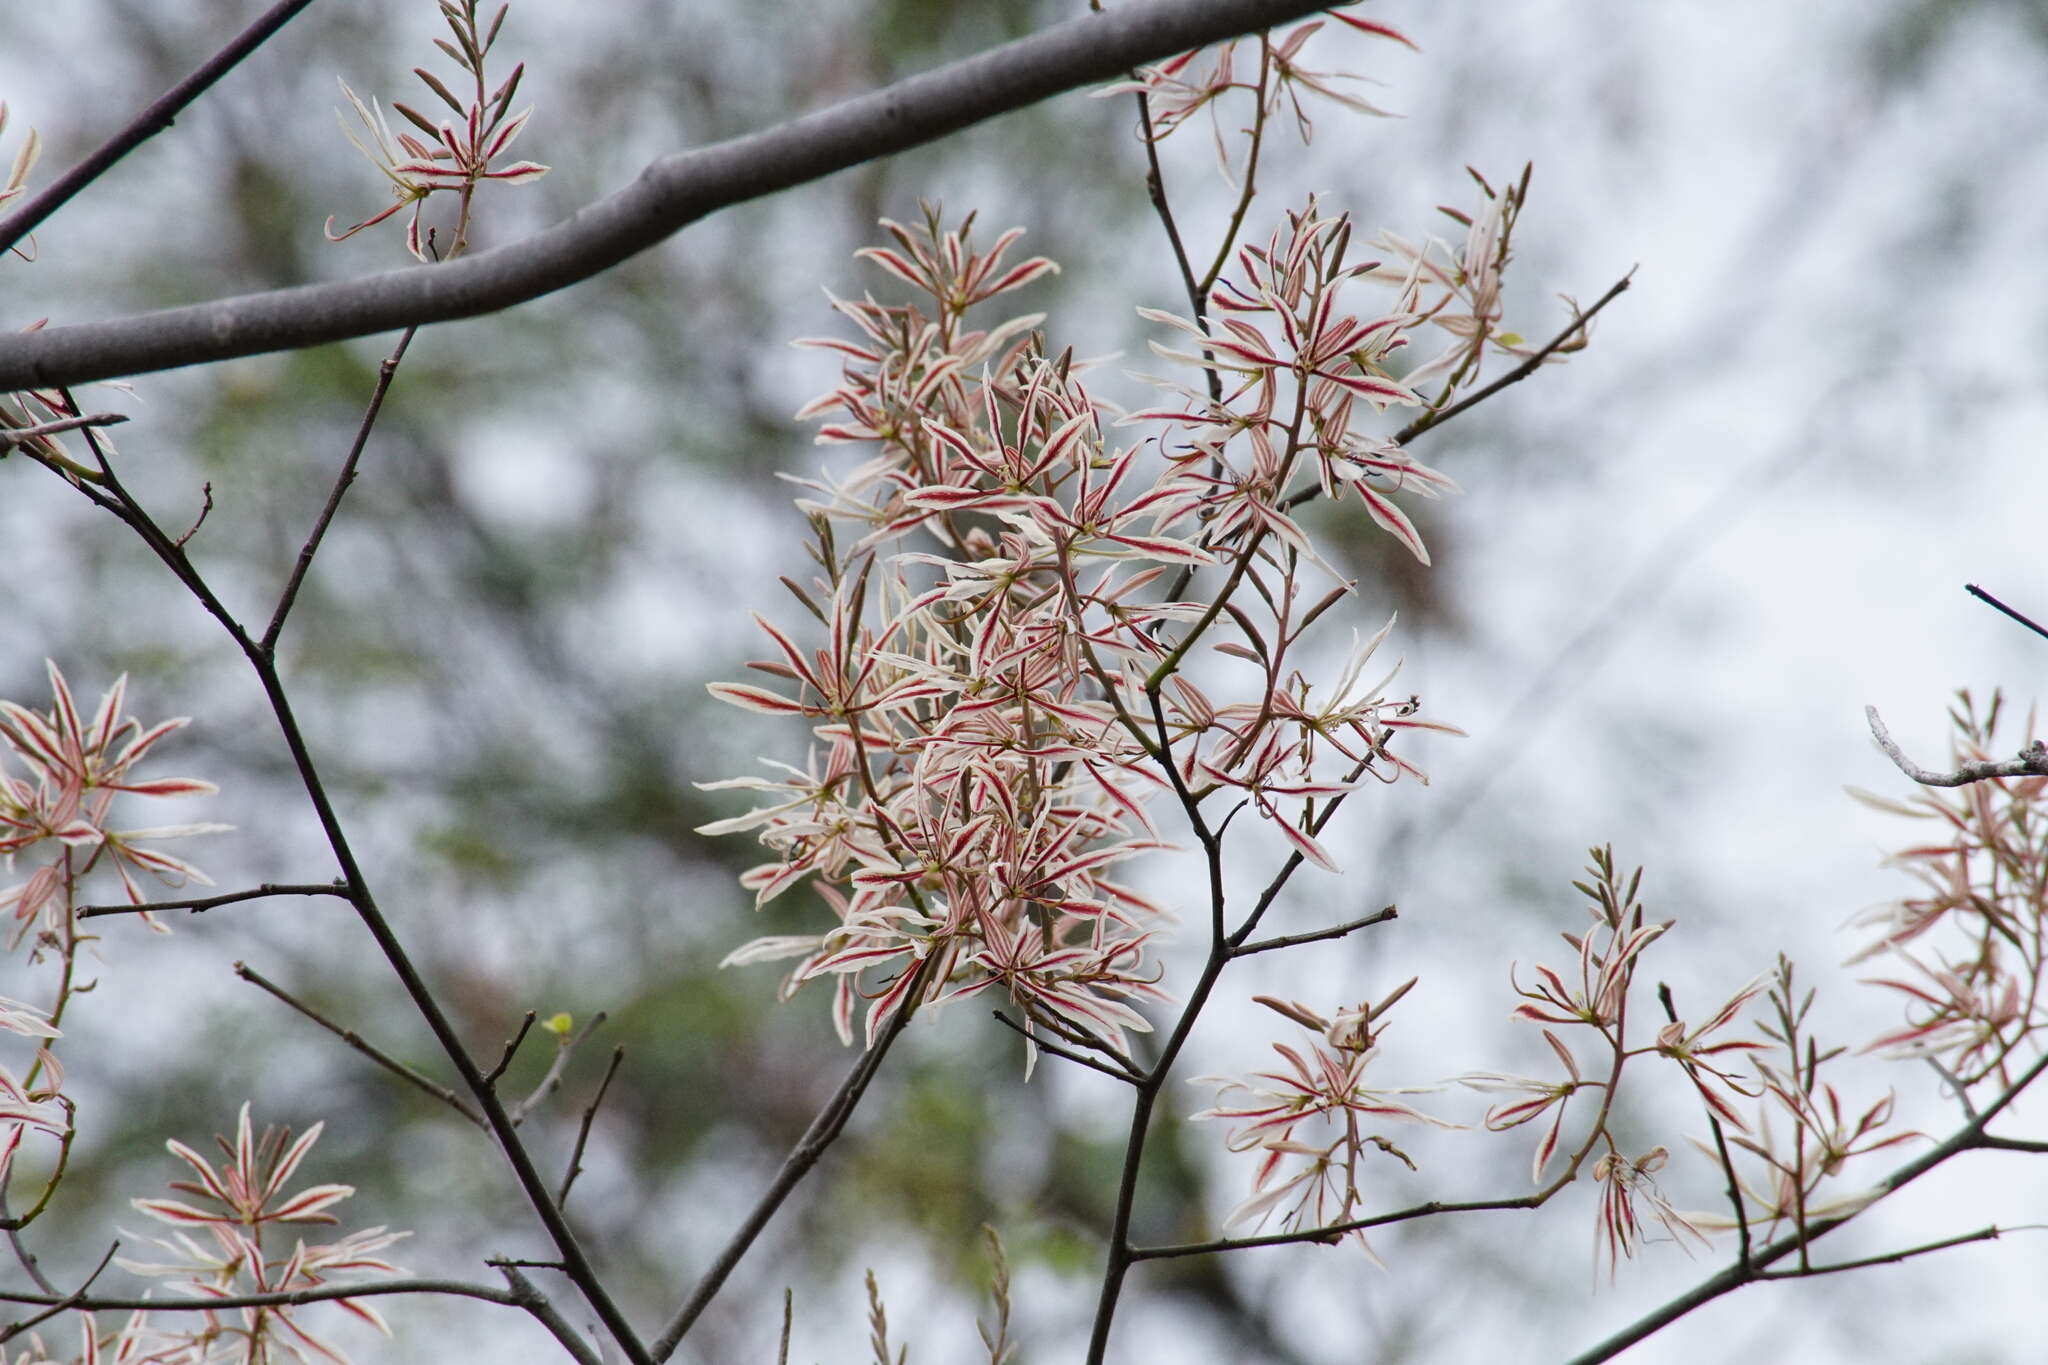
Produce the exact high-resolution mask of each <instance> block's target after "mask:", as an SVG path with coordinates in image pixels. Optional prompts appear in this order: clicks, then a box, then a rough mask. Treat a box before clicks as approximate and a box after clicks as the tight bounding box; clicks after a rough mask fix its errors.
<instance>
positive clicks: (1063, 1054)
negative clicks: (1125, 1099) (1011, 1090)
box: [989, 1010, 1140, 1085]
mask: <svg viewBox="0 0 2048 1365" xmlns="http://www.w3.org/2000/svg"><path fill="white" fill-rule="evenodd" d="M989 1013H990V1014H992V1015H994V1016H995V1020H996V1022H997V1023H999V1024H1001V1025H1002V1026H1003V1027H1004V1028H1006V1029H1010V1030H1011V1031H1013V1032H1015V1033H1018V1034H1020V1035H1022V1036H1023V1038H1024V1040H1025V1041H1026V1042H1028V1043H1030V1044H1032V1045H1033V1046H1035V1047H1037V1048H1038V1049H1039V1050H1040V1051H1041V1052H1050V1053H1051V1054H1052V1055H1053V1056H1055V1057H1058V1058H1060V1059H1062V1060H1064V1061H1069V1062H1072V1063H1074V1064H1075V1065H1077V1066H1085V1067H1087V1068H1088V1069H1089V1070H1090V1071H1100V1072H1101V1073H1102V1074H1103V1075H1105V1076H1107V1077H1109V1078H1110V1079H1111V1080H1117V1081H1122V1082H1123V1083H1124V1084H1125V1085H1136V1084H1137V1083H1138V1081H1139V1079H1140V1077H1138V1076H1135V1075H1133V1074H1132V1073H1130V1072H1128V1071H1120V1070H1118V1069H1117V1068H1116V1067H1113V1066H1111V1065H1110V1064H1109V1063H1108V1062H1098V1061H1096V1060H1095V1059H1094V1058H1093V1057H1090V1056H1089V1055H1088V1054H1087V1053H1085V1052H1076V1051H1074V1050H1073V1049H1072V1048H1068V1047H1063V1046H1061V1045H1060V1044H1058V1043H1053V1042H1048V1041H1047V1040H1045V1039H1043V1038H1039V1037H1036V1036H1034V1035H1032V1034H1030V1033H1026V1032H1025V1030H1024V1026H1023V1025H1022V1024H1020V1023H1018V1022H1017V1021H1016V1020H1015V1019H1012V1018H1011V1017H1010V1016H1009V1015H1007V1014H1004V1013H1003V1012H1002V1011H1001V1010H990V1011H989Z"/></svg>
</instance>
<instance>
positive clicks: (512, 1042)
mask: <svg viewBox="0 0 2048 1365" xmlns="http://www.w3.org/2000/svg"><path fill="white" fill-rule="evenodd" d="M533 1020H534V1013H533V1011H532V1010H528V1011H527V1012H526V1017H525V1018H524V1019H521V1020H520V1021H519V1030H518V1032H516V1033H514V1034H513V1035H512V1037H511V1038H510V1039H508V1040H507V1041H506V1043H505V1055H504V1056H502V1057H500V1058H498V1064H497V1065H496V1066H494V1067H492V1068H491V1069H490V1072H489V1074H487V1075H486V1076H485V1077H484V1084H485V1085H496V1084H497V1083H498V1078H499V1077H501V1076H503V1075H504V1074H505V1071H506V1068H508V1067H510V1066H511V1065H512V1058H513V1057H514V1056H515V1055H517V1053H518V1051H519V1045H520V1044H521V1043H523V1042H525V1041H526V1034H527V1031H528V1030H529V1029H531V1028H532V1027H533Z"/></svg>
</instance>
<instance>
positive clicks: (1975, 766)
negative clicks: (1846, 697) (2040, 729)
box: [1863, 706, 2048, 787]
mask: <svg viewBox="0 0 2048 1365" xmlns="http://www.w3.org/2000/svg"><path fill="white" fill-rule="evenodd" d="M1863 714H1864V715H1866V716H1868V717H1869V718H1870V733H1871V734H1872V735H1874V736H1875V737H1876V738H1877V747H1878V748H1880V749H1882V750H1884V752H1885V757H1887V758H1889V759H1891V761H1892V762H1894V763H1896V764H1898V765H1899V771H1900V772H1902V773H1904V774H1905V775H1906V776H1908V777H1910V778H1912V779H1913V780H1914V781H1915V782H1918V783H1919V784H1920V785H1921V786H1923V787H1961V786H1964V785H1966V784H1968V783H1971V782H1982V781H1984V780H1986V779H1987V778H1993V777H2048V746H2044V745H2043V744H2042V743H2041V741H2040V740H2038V739H2037V740H2035V741H2034V742H2033V743H2032V744H2029V745H2028V746H2027V747H2026V748H2024V749H2022V750H2020V751H2019V754H2018V756H2017V757H2014V758H2007V759H2002V760H1999V761H1997V762H1992V761H1990V760H1988V759H1985V760H1979V761H1978V762H1975V763H1965V764H1964V765H1963V766H1962V767H1960V768H1957V769H1956V770H1955V771H1954V772H1951V773H1938V772H1934V771H1932V770H1931V769H1928V768H1923V767H1921V766H1920V765H1919V764H1917V763H1915V762H1914V761H1913V760H1912V759H1910V758H1907V757H1906V752H1905V750H1903V749H1901V748H1900V747H1899V746H1898V742H1897V741H1896V740H1894V739H1893V738H1892V735H1891V731H1889V730H1887V729H1885V728H1884V721H1882V720H1881V719H1879V718H1878V714H1877V708H1876V707H1875V706H1866V707H1864V708H1863Z"/></svg>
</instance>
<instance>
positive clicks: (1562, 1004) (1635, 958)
mask: <svg viewBox="0 0 2048 1365" xmlns="http://www.w3.org/2000/svg"><path fill="white" fill-rule="evenodd" d="M1592 858H1593V862H1592V866H1591V867H1589V868H1588V869H1587V873H1588V875H1587V877H1586V879H1585V880H1584V881H1580V882H1575V883H1573V885H1575V886H1576V887H1577V888H1578V890H1579V891H1580V893H1581V894H1582V895H1584V896H1585V898H1586V900H1587V902H1588V908H1589V910H1590V912H1591V917H1592V921H1593V922H1592V924H1591V925H1590V926H1589V927H1588V928H1587V929H1586V930H1585V931H1583V932H1581V933H1577V934H1570V933H1568V934H1564V935H1563V936H1562V937H1563V938H1564V941H1565V943H1566V944H1567V945H1568V946H1569V947H1570V948H1571V949H1572V951H1573V953H1574V954H1575V955H1576V957H1577V965H1576V969H1575V970H1571V971H1569V972H1566V971H1560V970H1558V969H1556V968H1554V967H1550V966H1547V965H1540V964H1539V965H1538V966H1537V968H1536V970H1535V980H1534V981H1533V982H1532V983H1531V984H1529V985H1523V984H1522V983H1521V981H1520V980H1519V979H1514V990H1515V994H1516V995H1518V996H1520V997H1521V1003H1520V1004H1519V1005H1517V1006H1516V1007H1515V1009H1514V1014H1515V1017H1517V1018H1520V1019H1525V1020H1527V1021H1529V1022H1531V1023H1534V1024H1537V1025H1539V1026H1541V1027H1542V1030H1543V1040H1544V1042H1545V1043H1546V1044H1547V1045H1548V1047H1549V1048H1550V1051H1551V1053H1552V1054H1553V1055H1554V1056H1555V1057H1556V1058H1557V1059H1558V1062H1559V1064H1560V1066H1561V1067H1562V1070H1563V1075H1562V1076H1561V1077H1555V1078H1544V1077H1530V1076H1515V1075H1508V1074H1504V1073H1501V1072H1473V1073H1469V1074H1467V1075H1464V1076H1461V1077H1459V1078H1458V1079H1459V1081H1460V1083H1462V1084H1464V1085H1466V1086H1469V1087H1470V1088H1472V1089H1474V1090H1480V1091H1493V1092H1505V1093H1507V1094H1510V1095H1513V1096H1516V1097H1517V1098H1514V1099H1509V1100H1504V1101H1502V1102H1501V1103H1499V1104H1496V1105H1495V1106H1494V1107H1493V1108H1492V1109H1490V1110H1488V1111H1487V1115H1486V1127H1487V1128H1488V1129H1489V1130H1491V1131H1493V1132H1505V1131H1507V1130H1509V1129H1512V1128H1519V1127H1521V1126H1522V1125H1524V1124H1527V1123H1532V1122H1534V1121H1535V1120H1537V1119H1539V1118H1541V1117H1543V1116H1544V1115H1546V1114H1547V1115H1549V1122H1548V1124H1547V1125H1546V1127H1545V1128H1544V1131H1543V1136H1542V1137H1541V1138H1540V1139H1539V1140H1538V1142H1537V1144H1536V1151H1535V1155H1534V1158H1533V1161H1532V1163H1531V1168H1530V1177H1531V1179H1532V1180H1533V1181H1535V1182H1536V1183H1537V1184H1541V1183H1543V1178H1544V1172H1545V1170H1546V1169H1547V1168H1548V1167H1549V1165H1550V1163H1551V1162H1552V1160H1554V1159H1555V1158H1556V1157H1557V1156H1558V1154H1559V1151H1560V1148H1561V1145H1562V1139H1563V1133H1564V1120H1565V1116H1566V1114H1567V1112H1569V1111H1570V1109H1571V1107H1572V1101H1573V1099H1574V1098H1575V1097H1577V1096H1578V1095H1579V1094H1580V1093H1581V1092H1587V1093H1597V1094H1598V1095H1599V1096H1600V1107H1599V1109H1598V1112H1597V1113H1596V1114H1595V1115H1594V1117H1593V1120H1592V1123H1591V1125H1590V1131H1589V1132H1588V1133H1587V1135H1586V1137H1585V1139H1584V1140H1583V1141H1582V1142H1581V1143H1580V1145H1579V1146H1578V1147H1577V1148H1576V1149H1574V1150H1572V1152H1571V1155H1570V1157H1569V1160H1568V1162H1567V1165H1566V1169H1565V1171H1564V1173H1563V1174H1562V1175H1560V1176H1559V1177H1558V1178H1557V1179H1556V1180H1555V1181H1554V1182H1553V1183H1552V1185H1551V1186H1550V1189H1551V1190H1552V1191H1555V1190H1558V1189H1561V1188H1563V1187H1564V1186H1565V1185H1567V1184H1569V1183H1570V1182H1571V1181H1572V1180H1573V1179H1575V1178H1576V1177H1577V1175H1578V1172H1579V1169H1580V1167H1581V1166H1582V1165H1583V1164H1584V1163H1585V1162H1586V1161H1587V1159H1588V1158H1589V1157H1592V1154H1593V1153H1594V1152H1595V1151H1598V1152H1599V1153H1600V1155H1599V1156H1598V1158H1596V1159H1594V1161H1593V1178H1594V1180H1595V1181H1596V1182H1597V1183H1598V1184H1599V1185H1600V1202H1599V1210H1598V1220H1597V1227H1598V1239H1597V1242H1596V1249H1597V1251H1598V1259H1599V1260H1601V1261H1603V1262H1604V1263H1605V1264H1606V1265H1607V1266H1608V1269H1609V1273H1610V1274H1612V1273H1613V1271H1614V1269H1615V1267H1616V1266H1618V1265H1619V1263H1620V1261H1621V1260H1622V1259H1624V1258H1627V1257H1632V1256H1634V1255H1635V1248H1636V1247H1637V1245H1638V1244H1639V1243H1640V1242H1641V1240H1642V1238H1643V1234H1644V1231H1645V1224H1644V1218H1643V1212H1644V1211H1645V1210H1647V1212H1648V1214H1649V1216H1650V1218H1651V1219H1652V1220H1653V1221H1655V1222H1656V1223H1658V1224H1660V1225H1661V1226H1662V1227H1664V1228H1665V1229H1666V1230H1667V1231H1668V1232H1670V1233H1671V1234H1672V1235H1673V1237H1674V1238H1677V1239H1679V1240H1681V1241H1682V1240H1683V1239H1684V1238H1693V1239H1702V1235H1701V1233H1700V1231H1699V1227H1698V1226H1697V1222H1698V1220H1696V1219H1693V1218H1691V1217H1690V1216H1688V1215H1682V1214H1680V1213H1678V1212H1677V1211H1676V1210H1675V1209H1673V1208H1672V1206H1671V1205H1670V1203H1669V1202H1668V1201H1666V1199H1665V1198H1664V1196H1663V1194H1662V1193H1661V1192H1660V1191H1659V1189H1658V1187H1657V1184H1656V1180H1655V1175H1656V1172H1657V1171H1659V1170H1661V1169H1662V1168H1663V1166H1664V1165H1665V1163H1666V1161H1667V1160H1668V1158H1669V1152H1668V1150H1667V1149H1666V1148H1664V1147H1662V1146H1658V1147H1654V1148H1652V1149H1651V1150H1649V1151H1648V1152H1645V1153H1644V1154H1643V1155H1641V1156H1635V1157H1631V1156H1629V1155H1628V1151H1629V1150H1634V1149H1632V1148H1625V1147H1624V1145H1623V1143H1622V1139H1621V1137H1620V1135H1619V1134H1618V1133H1617V1132H1616V1131H1615V1129H1614V1127H1613V1123H1614V1118H1615V1114H1614V1104H1615V1095H1616V1092H1617V1090H1618V1087H1619V1085H1620V1083H1621V1079H1622V1074H1623V1069H1624V1067H1625V1066H1626V1065H1627V1063H1628V1062H1629V1061H1630V1060H1631V1059H1633V1058H1636V1057H1657V1058H1661V1059H1663V1060H1665V1061H1667V1062H1670V1063H1672V1064H1673V1065H1675V1066H1676V1067H1677V1068H1678V1069H1679V1070H1680V1071H1681V1072H1682V1073H1683V1074H1684V1075H1685V1077H1686V1078H1687V1080H1688V1081H1690V1083H1691V1084H1692V1087H1693V1090H1694V1092H1695V1094H1696V1095H1697V1097H1698V1098H1699V1100H1700V1103H1701V1104H1702V1105H1703V1106H1704V1108H1705V1110H1706V1112H1707V1114H1708V1116H1709V1118H1710V1120H1711V1121H1713V1122H1714V1123H1716V1124H1717V1125H1718V1124H1725V1125H1727V1126H1728V1127H1729V1128H1732V1129H1734V1130H1735V1131H1736V1132H1738V1133H1741V1132H1747V1131H1749V1123H1748V1121H1747V1120H1746V1119H1744V1118H1743V1116H1742V1115H1741V1113H1740V1112H1738V1108H1737V1103H1738V1101H1739V1100H1742V1099H1748V1098H1754V1097H1755V1096H1756V1095H1757V1094H1758V1093H1760V1092H1759V1089H1758V1088H1757V1087H1756V1084H1755V1082H1753V1081H1752V1080H1751V1079H1750V1078H1749V1077H1747V1076H1745V1075H1742V1074H1740V1073H1737V1072H1734V1071H1731V1070H1730V1069H1729V1068H1730V1067H1731V1065H1732V1064H1733V1062H1734V1060H1736V1059H1739V1058H1741V1057H1744V1056H1747V1055H1748V1054H1750V1053H1753V1052H1757V1051H1760V1050H1761V1049H1763V1048H1764V1046H1765V1044H1763V1043H1759V1042H1756V1041H1753V1040H1751V1039H1747V1038H1739V1037H1734V1038H1731V1037H1722V1036H1719V1035H1721V1034H1722V1033H1723V1031H1724V1030H1726V1029H1727V1028H1728V1027H1729V1025H1731V1024H1733V1023H1734V1022H1735V1021H1736V1019H1737V1018H1738V1017H1739V1016H1740V1014H1741V1012H1742V1008H1743V1006H1744V1005H1746V1004H1748V1003H1749V1001H1750V1000H1751V999H1752V998H1754V997H1755V996H1756V994H1757V993H1758V992H1759V991H1761V990H1762V989H1763V984H1764V983H1763V982H1762V980H1756V981H1752V982H1749V983H1748V984H1746V985H1744V986H1743V987H1742V988H1740V989H1739V990H1737V991H1736V992H1735V993H1734V994H1733V995H1731V996H1730V997H1729V998H1728V999H1727V1000H1726V1001H1724V1002H1723V1003H1722V1004H1721V1006H1720V1007H1719V1008H1718V1009H1716V1010H1715V1011H1714V1012H1713V1013H1712V1014H1711V1015H1709V1016H1708V1017H1707V1020H1706V1022H1705V1023H1703V1024H1700V1025H1697V1026H1688V1025H1687V1024H1686V1023H1685V1022H1684V1021H1683V1020H1681V1019H1680V1018H1678V1017H1677V1015H1676V1011H1675V1007H1674V1006H1673V1004H1672V1002H1671V1001H1670V999H1669V997H1668V996H1667V997H1666V1008H1667V1011H1669V1012H1670V1015H1671V1017H1670V1018H1669V1019H1667V1021H1666V1023H1665V1024H1664V1025H1663V1026H1662V1027H1661V1028H1660V1029H1659V1030H1658V1032H1657V1035H1656V1038H1655V1041H1653V1042H1650V1043H1646V1044H1637V1043H1635V1042H1634V1041H1633V1040H1632V1037H1631V1034H1630V1023H1631V1020H1630V1014H1629V1012H1630V1008H1631V1006H1632V1005H1633V1004H1634V1003H1635V1002H1634V999H1633V988H1634V985H1635V979H1636V972H1637V969H1638V968H1639V967H1640V965H1641V962H1642V957H1643V954H1644V952H1645V950H1647V949H1648V948H1649V947H1650V946H1651V945H1652V944H1654V943H1656V942H1657V941H1658V940H1659V939H1661V938H1662V937H1663V936H1664V935H1665V934H1666V933H1667V932H1668V931H1669V930H1670V928H1671V925H1672V922H1671V921H1666V922H1663V923H1653V922H1651V921H1650V919H1649V918H1648V914H1647V911H1646V910H1645V908H1644V906H1643V904H1642V902H1641V901H1640V900H1639V899H1638V897H1637V893H1638V891H1640V889H1641V884H1642V872H1641V870H1640V869H1638V870H1637V871H1636V872H1635V873H1634V874H1632V875H1631V876H1629V877H1628V878H1627V879H1626V880H1624V879H1623V878H1622V876H1621V875H1620V873H1619V871H1618V869H1617V868H1616V866H1615V862H1614V855H1613V853H1612V851H1611V850H1608V849H1605V848H1596V849H1594V850H1592ZM1560 1031H1563V1032H1560ZM1588 1033H1590V1034H1591V1035H1592V1036H1593V1038H1594V1039H1595V1040H1596V1041H1595V1042H1594V1043H1593V1044H1592V1045H1593V1047H1594V1048H1595V1049H1596V1050H1597V1051H1601V1052H1604V1053H1605V1054H1606V1066H1605V1071H1606V1076H1605V1079H1601V1080H1593V1079H1589V1078H1588V1072H1589V1071H1593V1068H1591V1067H1588V1066H1586V1065H1584V1064H1583V1063H1582V1062H1581V1060H1580V1057H1579V1055H1578V1053H1577V1052H1576V1051H1575V1049H1574V1048H1573V1046H1572V1045H1571V1044H1570V1043H1569V1042H1567V1041H1566V1035H1567V1034H1574V1035H1575V1036H1584V1035H1585V1034H1588ZM1595 1074H1597V1073H1595Z"/></svg>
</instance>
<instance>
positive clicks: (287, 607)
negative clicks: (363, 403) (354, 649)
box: [181, 327, 419, 654]
mask: <svg viewBox="0 0 2048 1365" xmlns="http://www.w3.org/2000/svg"><path fill="white" fill-rule="evenodd" d="M418 331H419V328H417V327H408V328H406V329H405V334H404V335H403V336H401V337H399V338H398V344H397V345H396V346H394V347H392V348H391V354H390V355H388V356H386V357H384V363H383V364H381V365H379V366H378V367H377V384H376V387H374V388H372V389H371V390H370V402H369V405H368V406H367V407H366V408H365V409H364V410H363V420H362V424H361V425H360V426H358V427H357V428H356V439H355V440H354V441H352V442H351V443H350V444H349V448H348V457H347V458H346V459H344V460H343V461H342V462H341V473H339V474H337V475H336V476H335V479H334V487H332V488H330V489H329V490H328V491H327V503H326V505H325V506H323V507H322V508H321V509H320V517H319V519H318V520H317V521H315V522H314V523H313V530H312V532H311V534H309V535H308V536H307V537H306V543H305V544H304V545H301V546H300V547H299V558H298V560H297V562H296V563H294V564H293V565H292V576H291V577H290V578H289V579H287V580H286V581H285V585H284V591H283V592H281V593H279V594H278V598H277V610H276V611H274V612H272V613H271V616H270V625H269V627H268V628H267V629H266V630H265V631H264V632H263V639H262V640H261V641H260V643H261V645H262V648H263V651H264V652H265V653H266V654H267V653H269V652H271V651H273V650H275V649H276V648H277V637H278V636H279V635H282V634H283V633H284V618H285V617H287V616H289V615H290V614H291V610H292V603H293V602H295V601H297V600H298V596H299V587H300V585H301V584H303V583H304V582H305V581H306V572H307V570H309V569H311V568H312V567H313V555H314V553H315V552H316V551H318V550H319V548H320V542H321V540H322V539H324V538H325V537H326V535H327V528H328V526H329V525H330V524H331V523H332V522H333V521H334V514H335V513H336V512H337V511H339V510H340V509H341V498H342V495H343V494H344V493H346V492H348V488H349V485H350V484H352V483H354V482H355V481H356V464H357V462H358V461H360V460H361V459H362V458H363V447H364V446H366V445H368V444H369V443H370V429H371V428H372V427H374V426H376V425H377V414H378V413H379V412H382V411H383V410H384V395H385V394H387V393H389V392H390V391H391V377H392V376H393V375H395V374H397V373H398V362H399V361H401V360H404V359H405V349H406V347H408V346H410V345H412V339H413V337H414V335H415V334H417V333H418ZM181 543H182V542H181Z"/></svg>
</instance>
